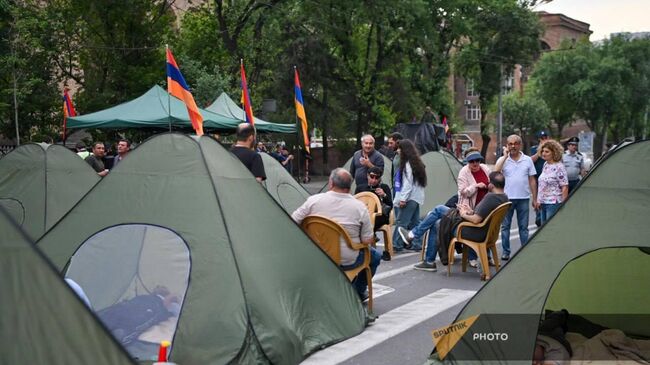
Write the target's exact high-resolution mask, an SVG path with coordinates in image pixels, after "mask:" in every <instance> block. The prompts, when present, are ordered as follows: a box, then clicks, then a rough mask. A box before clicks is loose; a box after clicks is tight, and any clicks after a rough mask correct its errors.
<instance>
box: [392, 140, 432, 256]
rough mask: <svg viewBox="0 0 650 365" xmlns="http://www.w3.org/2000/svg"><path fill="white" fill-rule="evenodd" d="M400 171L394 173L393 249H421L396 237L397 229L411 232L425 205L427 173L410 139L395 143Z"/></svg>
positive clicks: (414, 243) (419, 244)
mask: <svg viewBox="0 0 650 365" xmlns="http://www.w3.org/2000/svg"><path fill="white" fill-rule="evenodd" d="M397 151H398V152H399V158H400V163H399V169H398V170H397V172H396V173H395V198H394V199H393V207H394V208H393V209H394V210H395V232H394V234H393V249H394V250H395V251H401V250H402V249H403V248H409V249H413V250H416V251H417V250H420V249H421V248H422V243H421V242H419V241H418V242H417V243H416V242H415V241H414V242H413V244H411V243H409V242H404V241H403V240H402V238H401V236H400V235H399V229H398V227H403V228H405V229H411V228H413V227H415V226H416V225H417V224H418V222H419V220H420V205H422V204H423V203H424V188H425V187H426V186H427V174H426V171H425V167H424V163H423V162H422V160H421V159H420V154H419V153H418V151H417V149H416V148H415V145H414V144H413V142H411V140H408V139H403V140H400V141H399V142H398V150H397Z"/></svg>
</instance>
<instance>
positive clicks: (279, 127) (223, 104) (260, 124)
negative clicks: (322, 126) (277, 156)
mask: <svg viewBox="0 0 650 365" xmlns="http://www.w3.org/2000/svg"><path fill="white" fill-rule="evenodd" d="M205 109H206V110H208V111H210V112H213V113H215V114H217V115H220V116H223V117H226V118H231V119H237V120H238V121H239V122H245V121H246V117H245V114H244V110H243V109H242V108H240V107H239V105H237V103H235V102H234V101H233V100H232V99H231V98H230V96H228V94H226V93H221V95H219V97H218V98H217V100H215V101H214V102H213V103H212V104H210V106H208V107H207V108H205ZM255 128H256V129H257V130H258V131H260V132H272V133H296V132H297V129H296V124H295V123H293V124H280V123H270V122H267V121H264V120H262V119H259V118H257V117H255Z"/></svg>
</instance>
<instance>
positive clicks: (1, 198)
mask: <svg viewBox="0 0 650 365" xmlns="http://www.w3.org/2000/svg"><path fill="white" fill-rule="evenodd" d="M99 180H100V177H99V176H98V175H97V173H96V172H95V171H94V170H93V169H92V168H91V167H90V165H88V164H87V163H86V162H85V161H84V160H82V159H81V158H80V157H79V156H77V155H76V154H75V153H73V152H71V151H70V150H68V149H67V148H65V147H63V146H59V145H47V144H44V143H40V144H35V143H29V144H24V145H22V146H20V147H18V148H16V149H14V150H13V151H12V152H11V153H9V154H7V156H5V157H3V158H2V159H1V160H0V206H2V207H4V208H5V209H6V210H7V211H8V212H9V214H10V215H11V216H12V218H13V219H14V220H15V221H16V222H18V224H19V225H20V226H21V228H22V229H23V230H24V231H25V232H26V233H27V234H28V235H29V236H30V237H31V238H32V239H38V238H39V237H41V236H42V235H43V234H44V233H45V232H46V231H47V230H48V229H50V227H52V226H53V225H54V223H56V222H57V221H59V219H61V217H63V215H64V214H65V213H67V212H68V211H69V210H70V209H71V208H72V207H73V206H74V205H75V204H76V203H77V202H78V201H79V199H81V198H82V197H83V196H84V195H85V194H86V193H87V192H88V191H89V190H90V189H92V187H93V186H95V184H97V182H98V181H99Z"/></svg>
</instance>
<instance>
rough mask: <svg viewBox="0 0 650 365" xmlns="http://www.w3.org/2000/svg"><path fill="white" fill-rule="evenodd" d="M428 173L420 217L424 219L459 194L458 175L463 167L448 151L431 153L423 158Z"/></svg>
mask: <svg viewBox="0 0 650 365" xmlns="http://www.w3.org/2000/svg"><path fill="white" fill-rule="evenodd" d="M421 158H422V162H423V163H424V166H426V171H427V186H426V188H425V191H424V204H422V206H421V207H420V216H421V217H422V218H424V217H425V216H426V215H427V213H429V212H430V211H431V210H433V208H435V207H436V206H437V205H440V204H445V202H446V201H447V200H449V198H451V197H452V196H453V195H454V194H457V193H458V183H457V181H456V180H457V178H458V173H459V172H460V169H461V168H463V165H462V164H461V163H460V161H458V159H457V158H456V157H454V155H452V154H451V153H449V152H447V151H431V152H427V153H425V154H424V155H422V156H421Z"/></svg>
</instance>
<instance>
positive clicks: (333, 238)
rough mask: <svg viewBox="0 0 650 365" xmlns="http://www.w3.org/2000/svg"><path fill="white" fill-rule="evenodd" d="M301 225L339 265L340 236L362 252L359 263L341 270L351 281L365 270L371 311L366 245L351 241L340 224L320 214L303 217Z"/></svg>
mask: <svg viewBox="0 0 650 365" xmlns="http://www.w3.org/2000/svg"><path fill="white" fill-rule="evenodd" d="M301 227H302V228H303V229H304V230H305V232H306V233H307V235H308V236H309V237H310V238H311V239H312V240H313V241H314V242H316V244H317V245H318V247H320V248H321V249H322V250H323V251H324V252H325V253H326V254H327V255H328V256H329V257H330V258H331V259H332V260H333V261H334V262H335V263H336V264H337V265H339V266H341V238H343V239H344V240H345V243H346V244H347V246H348V247H349V248H350V249H352V250H354V251H361V252H363V262H362V263H361V265H359V266H357V267H355V268H352V269H349V270H343V272H344V273H345V275H346V276H347V278H348V280H350V281H352V280H354V278H356V277H357V275H359V274H360V273H361V272H362V271H364V270H365V272H366V278H367V281H368V311H369V312H372V272H371V271H370V248H369V247H368V245H366V244H363V243H355V242H352V239H351V238H350V235H348V232H347V231H346V230H345V229H344V228H343V227H341V225H340V224H338V223H337V222H335V221H333V220H331V219H329V218H327V217H323V216H320V215H310V216H307V217H305V219H304V220H303V221H302V224H301Z"/></svg>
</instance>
